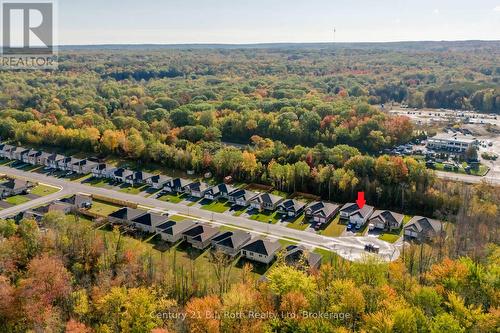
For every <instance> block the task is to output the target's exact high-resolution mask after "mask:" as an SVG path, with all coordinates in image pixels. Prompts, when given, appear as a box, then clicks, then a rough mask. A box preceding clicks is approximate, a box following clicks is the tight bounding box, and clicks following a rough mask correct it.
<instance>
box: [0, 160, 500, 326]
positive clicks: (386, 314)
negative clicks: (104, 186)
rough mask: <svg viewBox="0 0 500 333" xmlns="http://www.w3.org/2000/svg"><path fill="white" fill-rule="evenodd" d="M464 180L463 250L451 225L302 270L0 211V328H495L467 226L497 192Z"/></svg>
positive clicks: (483, 254)
mask: <svg viewBox="0 0 500 333" xmlns="http://www.w3.org/2000/svg"><path fill="white" fill-rule="evenodd" d="M298 169H299V170H300V166H298ZM443 190H444V191H450V192H449V193H448V192H447V194H448V195H450V196H453V195H454V193H453V191H454V190H452V189H450V188H448V189H443ZM469 190H470V197H469V203H467V202H465V203H463V206H462V207H464V212H463V214H464V217H466V218H467V219H468V218H470V217H471V216H474V218H475V219H476V220H475V221H474V225H476V226H477V228H476V229H474V230H471V231H470V233H469V234H467V235H464V237H463V238H462V239H464V240H465V239H467V240H468V241H470V240H471V239H472V238H471V237H475V238H476V240H477V242H479V243H477V244H478V246H475V245H473V244H471V247H470V251H468V253H469V254H472V256H469V255H468V254H466V253H459V252H457V251H456V250H457V249H458V248H459V247H457V244H456V242H457V241H459V240H460V239H461V238H460V237H448V238H440V239H437V240H435V242H434V243H432V244H431V245H430V246H429V245H413V246H411V247H406V248H405V249H404V250H403V252H402V255H401V257H400V259H398V260H397V261H395V262H393V263H390V264H387V263H381V262H378V261H375V260H373V259H370V258H368V257H367V258H366V259H364V260H363V261H361V262H357V263H352V262H347V261H344V260H342V259H340V258H339V257H336V256H333V257H331V258H328V257H325V258H324V260H323V265H322V266H321V268H320V269H319V270H309V269H308V268H307V266H306V265H305V264H304V263H305V261H303V260H301V261H299V263H298V265H297V266H296V267H290V266H287V265H286V264H285V262H284V261H283V257H282V255H281V254H280V255H279V256H278V259H277V263H276V264H275V265H273V267H272V268H271V269H270V270H269V272H268V273H267V275H266V280H265V281H263V280H261V279H258V277H257V276H256V275H255V274H254V273H252V267H251V266H248V265H245V266H243V267H242V269H241V270H240V271H239V272H233V273H231V267H232V266H231V262H230V261H228V260H226V259H225V258H224V256H221V255H220V254H217V253H215V254H212V255H211V257H210V260H211V264H210V271H209V272H205V271H203V272H201V271H200V269H197V267H196V265H193V264H191V265H190V266H191V267H189V265H188V266H186V265H179V264H178V263H176V258H175V256H169V255H159V252H157V251H156V250H153V249H152V248H151V247H149V246H146V245H142V244H141V245H134V246H131V245H130V244H128V243H127V242H128V240H127V239H126V237H125V236H123V235H121V234H120V233H119V232H118V230H114V231H108V232H103V231H102V230H101V231H100V232H97V231H96V230H94V226H93V225H92V224H91V223H90V222H88V221H84V220H81V219H79V218H78V217H75V216H71V215H68V216H65V215H63V214H62V213H60V212H52V213H49V214H47V215H46V216H45V217H44V218H43V220H42V222H41V223H42V226H43V227H44V228H45V229H44V231H42V230H41V229H39V227H38V226H37V224H36V223H35V222H34V221H31V220H22V221H21V222H20V223H19V225H16V224H15V223H14V222H13V221H11V220H7V221H5V220H0V237H1V239H2V241H1V242H0V258H1V260H0V330H2V332H26V331H31V330H32V331H44V332H118V331H120V332H144V331H148V332H149V331H153V332H185V331H188V332H352V331H355V332H405V333H406V332H431V333H440V332H445V331H446V332H485V333H486V332H494V331H495V330H497V328H498V327H499V325H500V323H499V321H498V320H499V315H498V314H499V313H498V311H499V310H498V309H499V303H498V300H499V297H498V296H499V289H498V280H499V278H500V276H499V271H498V267H499V265H500V262H499V261H498V260H499V259H498V258H499V254H500V253H499V251H500V249H499V248H498V246H497V245H493V244H495V243H496V244H498V235H496V236H495V237H496V239H495V238H494V237H491V235H487V234H484V233H482V236H481V237H485V238H481V239H479V238H478V236H474V233H477V232H478V231H481V230H483V231H484V230H485V228H484V227H482V226H481V224H482V223H490V224H491V223H493V224H496V227H498V209H499V207H500V195H499V193H498V190H495V189H493V188H491V187H488V186H485V185H479V186H476V187H473V188H470V189H469ZM477 211H482V212H483V215H474V214H476V212H477ZM489 214H496V215H493V216H492V215H489ZM495 216H496V220H495ZM492 217H493V219H492ZM464 222H465V223H464V224H463V226H464V227H466V224H467V222H466V221H465V220H464ZM460 225H461V223H460V222H457V225H456V229H457V231H458V229H460V228H462V227H461V226H460ZM468 227H470V225H468ZM490 230H492V229H490ZM448 231H450V230H448ZM464 231H465V228H463V229H462V230H460V232H464ZM453 232H455V231H453ZM479 234H481V232H479ZM139 244H140V242H139ZM479 248H481V249H482V250H481V251H478V249H479ZM196 257H197V255H196V254H193V258H196ZM207 274H208V275H207ZM183 314H184V315H186V317H185V318H184V317H182V315H183ZM255 314H259V316H258V317H256V315H255ZM319 315H321V316H319ZM182 318H184V319H182Z"/></svg>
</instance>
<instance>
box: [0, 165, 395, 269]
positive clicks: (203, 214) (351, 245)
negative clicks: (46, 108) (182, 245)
mask: <svg viewBox="0 0 500 333" xmlns="http://www.w3.org/2000/svg"><path fill="white" fill-rule="evenodd" d="M0 173H5V174H8V175H12V176H16V177H22V178H26V179H29V180H31V181H36V182H39V183H45V184H50V185H52V186H58V187H61V188H62V190H61V191H60V192H59V193H57V195H54V196H53V198H50V197H49V196H46V197H43V198H40V199H43V202H42V201H39V202H35V201H36V200H33V201H31V202H29V203H26V204H24V205H19V206H16V207H12V208H13V210H14V209H15V210H17V211H21V210H25V209H27V208H30V207H34V206H37V205H40V204H43V203H45V202H49V201H51V200H54V199H55V198H56V197H61V196H62V195H67V194H70V193H87V194H96V195H101V196H105V197H109V198H115V199H119V200H124V201H130V202H135V203H138V204H139V205H142V206H146V207H148V208H152V209H156V210H160V211H168V212H170V213H171V214H181V215H186V216H190V217H191V218H194V219H198V220H201V221H207V222H212V223H214V224H220V225H229V226H233V227H234V226H236V227H240V228H246V229H251V230H252V231H253V232H254V233H257V234H262V235H269V236H270V237H271V238H281V239H287V238H288V239H292V240H299V241H300V242H301V243H303V244H305V245H308V246H311V247H319V248H324V249H329V250H333V251H335V252H336V253H337V254H339V255H341V256H342V257H344V258H346V259H350V260H358V259H360V258H361V257H363V255H364V254H365V251H364V246H365V244H368V243H373V244H376V245H378V246H379V247H380V252H379V257H380V258H382V259H383V260H386V261H390V260H395V259H397V258H398V257H399V254H400V252H399V248H400V246H401V243H398V244H390V243H387V242H384V241H381V240H379V239H377V238H376V237H370V236H367V237H356V236H350V237H336V238H331V237H326V236H322V235H318V234H316V233H312V232H305V231H301V230H295V229H291V228H287V227H284V226H280V225H275V224H266V223H262V222H258V221H253V220H250V219H247V218H244V217H238V216H232V215H228V214H221V213H212V212H210V211H207V210H203V209H200V208H197V207H189V206H186V205H184V204H174V203H169V202H164V201H161V200H157V199H154V198H145V197H142V196H140V195H135V194H129V193H123V192H119V191H115V190H112V189H106V188H100V187H93V186H90V185H88V184H82V183H79V182H71V181H69V180H66V179H60V178H54V177H50V176H47V175H44V174H39V173H35V172H27V171H22V170H18V169H14V168H10V167H6V166H0ZM13 210H10V211H9V212H12V211H13ZM9 212H8V211H7V210H5V211H0V217H2V216H3V217H5V216H7V215H9ZM11 214H12V213H11Z"/></svg>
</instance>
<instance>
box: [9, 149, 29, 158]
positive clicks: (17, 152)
mask: <svg viewBox="0 0 500 333" xmlns="http://www.w3.org/2000/svg"><path fill="white" fill-rule="evenodd" d="M28 152H29V149H27V148H24V147H16V148H14V149H13V150H12V151H11V159H12V160H17V161H22V160H23V157H24V155H26V154H27V153H28Z"/></svg>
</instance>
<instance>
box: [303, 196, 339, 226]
mask: <svg viewBox="0 0 500 333" xmlns="http://www.w3.org/2000/svg"><path fill="white" fill-rule="evenodd" d="M339 208H340V205H337V204H335V203H330V202H325V201H316V202H313V203H311V204H309V205H308V206H307V207H306V208H305V216H306V218H307V219H309V221H311V222H315V223H316V224H317V226H321V225H323V224H326V223H329V222H330V221H332V220H333V218H334V217H335V215H337V213H338V211H339Z"/></svg>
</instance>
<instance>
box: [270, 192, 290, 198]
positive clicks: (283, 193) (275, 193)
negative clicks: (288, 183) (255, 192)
mask: <svg viewBox="0 0 500 333" xmlns="http://www.w3.org/2000/svg"><path fill="white" fill-rule="evenodd" d="M271 194H273V195H277V196H279V197H282V198H286V197H288V193H286V192H283V191H279V190H273V191H272V192H271Z"/></svg>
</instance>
